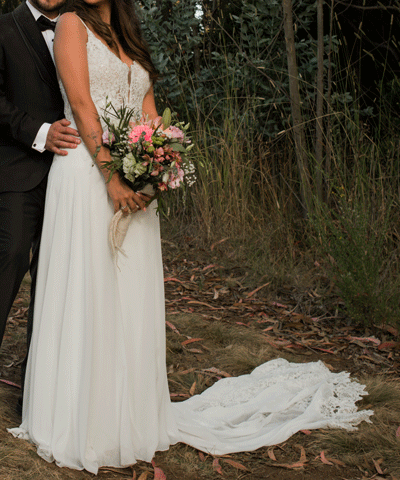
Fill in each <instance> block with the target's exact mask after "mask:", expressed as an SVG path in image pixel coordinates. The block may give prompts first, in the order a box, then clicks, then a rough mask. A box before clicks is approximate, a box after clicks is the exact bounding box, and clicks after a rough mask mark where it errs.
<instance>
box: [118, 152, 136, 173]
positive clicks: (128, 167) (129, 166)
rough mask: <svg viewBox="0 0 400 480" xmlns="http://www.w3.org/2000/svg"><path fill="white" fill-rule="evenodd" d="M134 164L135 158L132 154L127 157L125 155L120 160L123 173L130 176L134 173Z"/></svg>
mask: <svg viewBox="0 0 400 480" xmlns="http://www.w3.org/2000/svg"><path fill="white" fill-rule="evenodd" d="M136 164H137V162H136V158H135V157H134V156H133V154H132V153H128V155H126V156H125V157H124V159H123V160H122V165H123V166H122V168H123V170H124V173H125V174H130V175H132V174H133V173H134V171H135V167H136ZM127 178H128V177H127Z"/></svg>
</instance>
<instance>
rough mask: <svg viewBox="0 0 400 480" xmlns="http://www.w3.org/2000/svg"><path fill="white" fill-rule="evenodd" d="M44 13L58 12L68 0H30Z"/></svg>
mask: <svg viewBox="0 0 400 480" xmlns="http://www.w3.org/2000/svg"><path fill="white" fill-rule="evenodd" d="M29 1H30V2H31V4H32V5H34V6H35V7H36V8H37V9H38V10H40V11H41V12H42V13H44V14H46V13H53V12H58V11H59V10H60V9H61V7H63V6H64V5H65V3H66V1H67V0H29Z"/></svg>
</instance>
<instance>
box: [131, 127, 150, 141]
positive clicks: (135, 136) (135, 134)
mask: <svg viewBox="0 0 400 480" xmlns="http://www.w3.org/2000/svg"><path fill="white" fill-rule="evenodd" d="M143 133H144V140H145V141H146V142H151V136H152V135H153V133H154V130H153V129H152V128H150V127H149V126H148V125H136V127H133V128H132V131H131V133H130V134H129V138H130V139H131V141H132V143H136V142H137V141H138V140H139V138H140V136H141V135H142V134H143Z"/></svg>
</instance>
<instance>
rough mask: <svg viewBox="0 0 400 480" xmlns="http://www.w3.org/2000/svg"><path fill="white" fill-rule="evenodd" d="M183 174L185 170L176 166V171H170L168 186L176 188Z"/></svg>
mask: <svg viewBox="0 0 400 480" xmlns="http://www.w3.org/2000/svg"><path fill="white" fill-rule="evenodd" d="M184 175H185V172H184V171H183V170H182V168H180V167H179V166H178V171H177V173H176V174H175V173H172V172H171V173H170V177H169V180H168V186H169V187H170V188H172V189H174V188H178V187H179V186H180V184H181V182H182V181H183V177H184Z"/></svg>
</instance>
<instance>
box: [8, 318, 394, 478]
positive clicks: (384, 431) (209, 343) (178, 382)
mask: <svg viewBox="0 0 400 480" xmlns="http://www.w3.org/2000/svg"><path fill="white" fill-rule="evenodd" d="M168 321H169V322H171V323H172V324H173V325H174V326H175V327H176V328H177V329H178V330H179V334H178V333H176V331H173V330H172V329H170V328H168V327H167V359H168V360H167V364H168V372H169V373H168V378H169V384H170V389H171V392H173V393H179V394H181V395H186V396H189V395H190V394H193V393H200V392H201V391H203V390H204V389H205V388H207V387H208V386H210V385H211V384H212V383H214V382H215V381H217V379H218V377H220V376H221V375H223V374H224V373H223V372H226V373H227V374H231V375H237V374H243V373H249V372H250V371H251V370H252V369H253V368H254V367H256V366H258V365H260V364H261V363H263V362H265V361H268V360H270V359H272V358H276V357H278V356H285V358H287V359H288V360H291V361H304V358H305V357H303V356H297V357H296V356H294V354H293V353H288V354H282V351H279V352H278V351H277V350H275V349H274V348H272V347H271V346H269V345H268V344H266V343H265V340H264V338H263V337H262V335H260V332H259V331H257V329H255V328H243V326H240V325H236V324H235V323H234V322H229V323H227V322H226V323H225V322H223V321H218V320H215V319H212V318H211V317H204V316H202V315H200V314H184V313H182V314H177V315H169V316H168ZM193 338H196V339H199V340H198V341H196V342H193V343H189V344H186V345H185V344H183V342H185V341H186V340H188V339H193ZM9 341H11V338H10V340H9ZM307 360H308V359H307ZM212 367H214V368H215V369H219V370H220V371H222V373H221V372H220V373H218V372H209V371H208V372H207V370H209V369H210V368H212ZM363 381H364V382H365V383H366V384H367V389H368V391H369V393H370V394H369V396H368V397H366V398H365V399H364V400H363V402H362V406H363V407H364V408H372V409H373V410H374V411H375V415H374V417H373V419H372V420H373V423H372V424H365V423H364V424H362V425H361V426H360V429H359V430H358V431H356V432H346V431H342V430H327V431H323V432H322V431H321V432H320V431H316V432H312V434H311V435H307V436H305V435H303V434H302V433H298V434H296V435H294V436H293V437H292V438H291V439H289V440H288V441H287V442H285V444H283V445H281V446H278V447H275V455H276V457H277V461H278V462H279V463H284V464H293V463H295V462H296V461H298V459H299V455H300V453H299V444H300V445H302V446H304V448H305V449H306V452H307V458H308V462H309V463H308V464H307V466H306V468H305V469H303V470H301V471H297V470H293V469H287V468H286V469H283V468H277V466H276V465H274V464H276V463H277V462H274V461H273V460H272V459H271V458H270V457H269V455H268V449H267V448H262V449H259V450H257V451H256V452H245V453H241V454H235V455H232V456H230V459H232V460H234V461H236V462H239V463H240V464H242V465H244V466H245V467H246V468H247V470H246V471H244V470H240V469H238V468H235V467H234V466H232V465H230V464H229V463H226V462H225V460H224V459H223V458H221V459H220V464H221V467H222V469H223V472H224V476H223V477H222V476H221V474H219V473H218V472H216V471H215V470H214V469H213V459H212V457H210V456H206V458H205V461H203V460H202V459H201V458H200V456H199V453H198V452H197V451H196V450H194V449H193V448H191V447H189V446H186V445H182V444H178V445H174V446H172V447H171V448H170V449H169V450H168V451H166V452H159V453H157V454H156V456H155V461H156V464H157V465H158V466H160V467H161V468H162V469H163V471H164V472H165V473H166V476H167V478H168V480H215V479H221V478H227V479H229V480H240V479H245V480H260V479H263V480H264V479H268V478H270V479H274V480H297V479H301V480H305V479H309V480H320V479H321V478H324V479H325V480H339V479H340V480H341V479H343V478H348V479H349V478H352V479H354V480H355V479H358V478H361V475H360V474H358V473H357V472H358V468H355V467H356V466H357V467H359V466H362V468H363V469H364V472H365V471H367V470H368V471H369V472H370V473H371V475H372V474H373V473H376V471H375V470H374V467H375V466H374V463H373V460H375V461H379V459H380V458H382V459H383V463H382V464H381V466H382V468H383V469H385V468H387V470H388V472H390V473H393V474H396V472H399V471H400V441H399V440H398V439H397V438H396V429H397V428H398V426H399V425H400V386H399V385H397V383H396V382H395V381H392V380H388V379H387V378H384V377H370V378H366V379H364V380H363ZM18 395H19V391H18V389H16V388H13V387H10V386H7V385H3V384H0V397H1V402H0V478H1V479H2V480H70V479H71V480H86V479H91V478H95V477H94V475H92V474H90V473H87V472H84V471H83V472H79V471H72V470H69V469H66V468H63V469H60V468H58V467H57V466H56V465H54V464H48V463H46V462H44V461H43V460H42V459H41V458H39V457H38V456H37V454H36V451H35V448H34V447H33V446H32V445H30V444H29V443H27V442H24V441H21V440H17V439H14V438H12V437H11V436H10V434H8V433H7V431H6V428H7V427H12V426H16V425H18V422H19V418H18V416H17V415H16V413H15V412H14V406H15V402H16V399H17V397H18ZM321 450H325V451H326V453H327V454H328V452H329V456H330V457H333V458H336V459H340V460H342V461H343V462H345V463H346V467H337V466H336V467H335V466H327V465H324V464H322V462H321V461H320V460H318V454H319V452H320V451H321ZM353 466H354V467H353ZM134 469H135V472H136V475H137V478H138V477H139V476H140V475H141V474H144V473H145V472H148V473H149V475H148V477H147V478H148V480H150V479H152V478H153V473H152V468H151V466H149V465H148V464H145V463H140V464H137V465H135V467H134ZM98 478H99V479H110V480H113V479H124V478H126V479H129V478H132V470H131V469H125V470H120V471H109V470H101V471H100V472H99V476H98ZM142 478H144V477H142Z"/></svg>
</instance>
